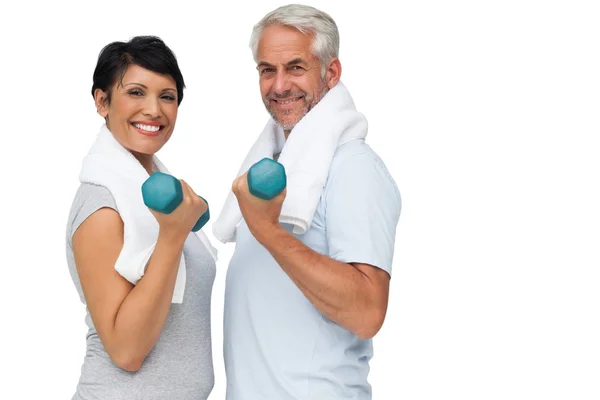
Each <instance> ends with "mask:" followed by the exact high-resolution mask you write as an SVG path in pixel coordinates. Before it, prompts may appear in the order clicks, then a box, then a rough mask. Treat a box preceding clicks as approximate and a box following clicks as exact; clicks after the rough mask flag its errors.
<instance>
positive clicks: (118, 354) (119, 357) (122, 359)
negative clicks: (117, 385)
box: [109, 351, 145, 372]
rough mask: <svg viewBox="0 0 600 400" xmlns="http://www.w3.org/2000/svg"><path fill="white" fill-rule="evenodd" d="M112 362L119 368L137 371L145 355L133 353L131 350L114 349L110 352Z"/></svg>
mask: <svg viewBox="0 0 600 400" xmlns="http://www.w3.org/2000/svg"><path fill="white" fill-rule="evenodd" d="M109 356H110V359H111V360H112V362H113V363H114V364H115V365H116V366H117V367H119V368H121V369H123V370H125V371H128V372H137V371H139V370H140V368H142V364H143V363H144V358H145V357H143V356H138V355H136V354H132V353H131V352H129V351H113V352H112V353H109Z"/></svg>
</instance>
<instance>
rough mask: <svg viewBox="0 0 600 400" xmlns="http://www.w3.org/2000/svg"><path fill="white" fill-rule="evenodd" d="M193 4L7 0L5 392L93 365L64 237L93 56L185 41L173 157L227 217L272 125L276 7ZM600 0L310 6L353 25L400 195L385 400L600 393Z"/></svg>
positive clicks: (354, 46) (381, 396) (2, 139)
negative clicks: (259, 70)
mask: <svg viewBox="0 0 600 400" xmlns="http://www.w3.org/2000/svg"><path fill="white" fill-rule="evenodd" d="M193 3H195V2H190V3H189V4H187V3H183V2H178V1H174V0H171V1H147V0H146V1H132V2H126V1H119V2H111V1H97V2H72V3H70V4H68V3H66V2H64V1H62V2H60V1H59V2H57V1H48V2H41V1H40V2H38V3H37V4H35V3H33V2H20V4H19V5H18V6H17V5H16V2H13V4H10V5H6V2H5V5H2V6H0V7H1V8H2V9H1V10H0V14H1V15H2V23H1V24H0V25H1V26H0V33H1V42H0V43H1V45H0V59H1V62H0V68H1V69H2V70H1V72H2V74H1V77H2V84H1V86H2V96H0V102H1V107H0V111H1V118H0V122H1V136H0V152H1V157H0V166H1V168H2V174H3V175H2V180H1V183H0V190H1V195H0V210H1V212H2V219H1V220H0V221H1V225H0V233H1V235H2V237H1V241H0V246H1V251H0V263H1V266H2V275H1V277H0V306H1V307H2V309H1V314H0V316H1V317H0V318H1V321H2V326H3V327H2V328H1V329H0V338H1V339H0V363H1V367H2V374H1V375H0V398H1V399H70V397H71V395H72V394H73V391H74V389H75V386H76V383H77V380H78V377H79V371H80V367H81V362H82V360H83V356H84V352H85V333H86V328H85V324H84V312H85V309H84V306H83V305H82V304H81V303H80V302H79V300H78V297H77V294H76V291H75V288H74V286H73V283H72V282H71V278H70V276H69V274H68V270H67V265H66V259H65V236H64V232H65V227H66V220H67V215H68V211H69V207H70V205H71V201H72V198H73V195H74V193H75V191H76V189H77V186H78V184H79V183H78V172H79V168H80V165H81V160H82V158H83V156H84V155H85V153H86V152H87V149H88V148H89V146H90V144H91V143H92V140H93V139H94V136H95V134H96V133H97V130H98V128H99V126H100V124H101V122H102V121H101V119H100V117H99V116H98V115H97V114H96V112H95V108H94V105H93V100H92V96H91V94H90V89H91V85H92V73H93V69H94V67H95V63H96V58H97V55H98V52H99V51H100V49H101V48H102V47H103V46H104V45H106V44H108V43H109V42H111V41H114V40H128V39H129V38H130V37H132V36H134V35H139V34H155V35H158V36H160V37H162V38H163V39H164V40H165V41H166V43H167V44H168V45H169V46H170V47H171V48H172V49H173V51H174V52H175V53H176V55H177V57H178V60H179V62H180V67H181V69H182V72H183V74H184V78H185V81H186V84H187V90H186V91H185V98H184V100H183V103H182V105H181V107H180V112H179V119H178V122H177V128H176V131H175V134H174V136H173V137H172V139H171V142H169V144H168V145H167V146H166V147H165V148H164V149H163V151H161V153H159V156H160V157H161V159H162V160H163V161H164V162H165V164H166V165H168V166H169V168H170V170H171V172H173V173H174V174H175V175H176V176H179V177H182V178H184V179H186V180H187V181H188V182H189V183H190V184H191V185H192V187H193V188H194V189H195V190H196V191H197V192H198V193H200V194H202V195H203V196H205V197H206V198H207V199H208V200H209V203H210V204H211V206H212V207H211V209H212V211H213V215H214V216H215V217H216V215H217V213H218V211H219V210H220V206H221V205H222V204H223V201H224V199H225V195H226V193H227V190H228V189H229V187H230V184H231V180H232V179H233V177H234V175H235V173H236V172H237V169H238V167H239V164H240V162H241V160H242V158H243V156H244V155H245V153H246V151H247V149H248V148H249V146H250V145H251V143H253V141H254V140H255V138H256V136H257V135H258V134H259V132H260V130H261V129H262V127H263V125H264V123H265V122H266V120H267V113H266V111H265V110H264V108H263V105H262V103H261V101H260V97H259V90H258V80H257V74H256V71H255V69H254V63H253V60H252V57H251V53H250V50H249V49H248V47H247V43H248V39H249V36H250V32H251V28H252V25H253V24H254V23H255V22H257V21H258V20H259V19H260V18H261V17H262V16H263V15H264V14H265V13H266V12H268V11H270V10H271V9H273V8H274V7H276V6H279V5H281V4H283V3H280V2H279V1H261V2H251V1H248V2H245V1H244V2H243V1H227V2H210V3H206V2H197V4H194V5H192V4H193ZM594 3H595V2H592V1H589V2H584V1H575V0H570V1H525V0H520V1H511V0H508V1H502V2H500V1H497V2H491V1H465V0H461V1H452V2H449V1H418V2H417V1H414V2H406V1H405V2H391V1H390V2H389V3H388V2H384V1H374V0H370V1H367V2H361V3H358V2H356V3H349V2H334V1H323V0H314V2H313V3H311V4H312V5H314V6H317V7H319V8H321V9H323V10H324V11H327V12H329V13H330V14H331V15H332V16H333V17H334V19H335V20H336V22H337V23H338V25H339V29H340V33H341V54H340V58H341V61H342V66H343V74H342V80H343V81H344V83H345V84H346V86H347V87H348V88H349V90H350V92H351V94H352V95H353V97H354V100H355V102H356V105H357V107H358V109H359V110H360V111H362V112H363V113H364V114H365V115H366V116H367V118H368V120H369V127H370V131H369V137H368V142H369V143H370V144H371V146H372V147H373V148H374V149H375V150H376V151H377V152H378V153H379V154H380V155H381V156H382V158H383V159H384V161H385V162H386V164H387V166H388V168H389V169H390V171H391V173H392V175H393V176H394V178H395V179H396V182H397V184H398V186H399V188H400V190H401V193H402V198H403V210H402V216H401V218H400V223H399V225H398V235H397V242H396V254H395V259H394V267H393V272H394V274H393V278H392V283H391V294H390V304H389V309H388V315H387V319H386V322H385V324H384V327H383V329H382V330H381V331H380V333H379V334H378V335H377V336H376V338H375V340H374V346H375V356H374V358H373V360H372V363H371V366H372V368H371V374H370V377H369V380H370V382H371V384H372V385H373V392H374V400H388V399H389V400H396V399H408V400H417V399H432V400H433V399H435V400H439V399H461V400H466V399H474V400H475V399H476V400H481V399H486V400H487V399H511V400H512V399H569V400H570V399H577V400H584V399H599V398H600V362H599V360H600V344H599V343H600V323H599V320H600V286H599V283H600V272H599V267H600V262H599V261H600V255H599V254H598V253H599V251H598V250H599V243H600V211H599V209H600V190H599V183H600V182H599V171H600V157H599V150H600V146H599V145H598V141H597V138H598V134H599V114H600V113H599V110H600V101H599V99H600V56H599V54H600V46H599V45H600V28H599V23H598V21H599V17H600V14H599V12H598V9H597V8H596V7H595V5H596V4H597V3H596V4H594ZM392 5H393V7H394V10H392V8H391V7H392ZM192 7H193V8H192ZM213 220H214V217H213ZM210 226H211V223H209V224H208V226H207V228H208V232H210ZM211 237H212V236H211ZM214 244H215V245H216V246H217V247H218V249H219V251H220V261H219V263H218V265H217V268H218V273H217V277H216V281H215V284H214V291H213V305H212V306H213V313H212V318H213V351H214V354H213V355H214V365H215V375H216V383H215V387H214V390H213V393H212V395H211V399H223V398H224V387H225V377H224V369H223V361H222V305H223V288H224V277H225V272H226V269H227V263H228V261H229V257H230V255H231V253H232V250H233V246H232V245H227V246H224V245H221V244H220V243H218V242H216V241H214ZM317 400H327V399H317Z"/></svg>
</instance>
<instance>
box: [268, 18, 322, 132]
mask: <svg viewBox="0 0 600 400" xmlns="http://www.w3.org/2000/svg"><path fill="white" fill-rule="evenodd" d="M312 39H313V36H312V35H307V34H303V33H302V32H300V31H298V30H296V29H294V28H290V27H287V26H281V25H270V26H268V27H266V28H265V29H264V30H263V33H262V35H261V37H260V40H259V42H258V65H257V70H258V73H259V81H260V93H261V96H262V99H263V102H264V103H265V106H266V107H267V111H269V113H270V114H271V116H272V117H273V119H274V120H275V121H277V122H278V123H279V124H280V125H281V126H282V127H283V129H284V130H286V131H290V130H292V128H294V126H295V125H296V124H297V123H298V121H300V119H302V117H304V116H305V115H306V113H308V112H309V111H310V110H311V109H312V108H313V107H314V106H315V105H316V104H317V103H318V102H319V100H321V98H322V97H323V96H324V95H325V93H327V90H328V87H327V84H326V81H325V79H321V65H320V63H319V60H318V59H317V57H315V56H314V55H313V54H312V53H311V52H310V47H311V42H312Z"/></svg>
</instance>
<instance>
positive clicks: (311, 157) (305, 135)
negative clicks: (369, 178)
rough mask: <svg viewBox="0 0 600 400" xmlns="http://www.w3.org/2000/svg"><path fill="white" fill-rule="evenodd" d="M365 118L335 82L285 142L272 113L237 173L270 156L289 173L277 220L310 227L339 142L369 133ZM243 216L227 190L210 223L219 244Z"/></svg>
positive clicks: (298, 229)
mask: <svg viewBox="0 0 600 400" xmlns="http://www.w3.org/2000/svg"><path fill="white" fill-rule="evenodd" d="M367 128H368V126H367V120H366V118H365V117H364V115H362V114H361V113H359V112H358V111H357V110H356V107H355V106H354V102H353V100H352V97H351V96H350V93H349V92H348V90H347V89H346V87H345V86H344V85H343V84H342V82H341V81H340V82H338V83H337V85H336V86H335V87H333V88H332V89H331V90H329V92H327V94H326V95H325V96H324V97H323V98H322V99H321V101H319V102H318V103H317V105H316V106H315V107H313V108H312V109H311V110H310V111H309V112H308V113H307V114H306V115H305V116H304V117H303V118H302V119H301V120H300V121H299V122H298V123H297V124H296V126H295V127H294V129H292V131H291V132H290V134H289V136H288V139H287V141H286V140H285V137H284V134H283V130H282V128H281V126H279V125H278V124H277V123H276V122H275V121H274V120H273V119H272V118H271V119H270V120H269V121H268V122H267V124H266V126H265V128H264V129H263V131H262V133H261V134H260V135H259V137H258V139H257V140H256V142H255V143H254V145H253V146H252V148H251V149H250V152H249V153H248V155H247V156H246V159H245V160H244V162H243V163H242V166H241V168H240V170H239V172H238V175H237V176H240V175H243V174H244V173H246V171H248V169H249V168H250V167H251V166H252V165H254V164H255V163H256V162H258V161H260V160H261V159H263V158H265V157H267V158H273V155H274V154H277V153H278V152H279V151H281V154H280V155H279V158H278V160H277V161H278V162H280V163H281V164H283V166H284V167H285V171H286V177H287V194H286V198H285V200H284V202H283V205H282V210H281V215H280V217H279V221H280V222H282V223H288V224H292V225H293V231H294V233H298V234H302V233H304V232H306V230H307V229H308V228H309V227H310V224H311V222H312V218H313V215H314V213H315V210H316V208H317V205H318V203H319V199H320V197H321V193H322V191H323V187H324V185H325V183H326V182H327V176H328V173H329V167H330V165H331V161H332V159H333V155H334V153H335V150H336V149H337V147H338V146H341V145H342V144H344V143H347V142H349V141H351V140H355V139H364V138H365V137H366V136H367ZM241 220H242V213H241V211H240V209H239V206H238V204H237V199H236V198H235V195H234V194H233V193H232V192H229V194H228V196H227V199H226V200H225V204H224V206H223V209H222V211H221V214H220V215H219V217H218V218H217V219H216V221H215V222H214V223H213V234H214V235H215V237H216V238H217V239H219V240H220V241H221V242H223V243H227V242H235V232H236V229H237V226H238V225H239V223H240V222H241Z"/></svg>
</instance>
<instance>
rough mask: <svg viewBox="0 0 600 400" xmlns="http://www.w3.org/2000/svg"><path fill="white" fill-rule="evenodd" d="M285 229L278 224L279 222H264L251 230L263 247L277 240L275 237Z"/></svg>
mask: <svg viewBox="0 0 600 400" xmlns="http://www.w3.org/2000/svg"><path fill="white" fill-rule="evenodd" d="M285 232H286V230H285V229H284V228H283V227H282V226H281V225H280V224H279V222H272V223H265V224H262V225H261V226H260V227H257V229H255V230H254V232H252V234H253V235H254V237H255V239H256V240H258V242H259V243H260V244H262V245H263V246H264V247H266V248H269V247H270V246H271V245H273V244H274V243H276V242H277V238H278V237H280V236H281V235H282V234H283V233H285Z"/></svg>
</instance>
